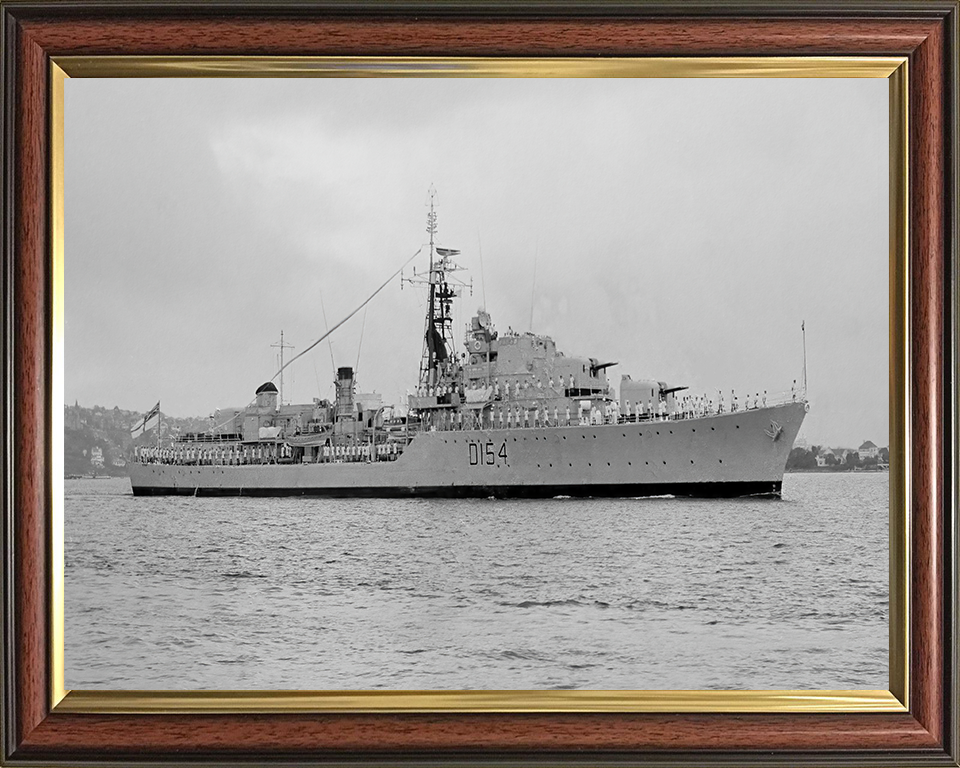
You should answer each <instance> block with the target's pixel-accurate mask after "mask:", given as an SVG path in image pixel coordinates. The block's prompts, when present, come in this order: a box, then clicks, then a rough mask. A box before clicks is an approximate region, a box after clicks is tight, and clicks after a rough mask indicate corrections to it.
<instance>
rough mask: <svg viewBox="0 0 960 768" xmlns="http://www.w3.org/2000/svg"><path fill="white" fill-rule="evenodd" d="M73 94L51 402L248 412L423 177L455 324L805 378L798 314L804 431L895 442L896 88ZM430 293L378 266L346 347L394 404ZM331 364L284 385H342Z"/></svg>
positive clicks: (292, 396) (412, 201)
mask: <svg viewBox="0 0 960 768" xmlns="http://www.w3.org/2000/svg"><path fill="white" fill-rule="evenodd" d="M65 100H66V124H65V142H66V143H65V152H66V154H65V163H66V168H65V171H66V173H65V209H66V210H65V213H66V223H65V244H66V245H65V258H66V286H65V295H66V314H65V317H66V382H65V385H66V398H67V402H69V403H73V402H74V401H75V400H76V401H79V402H80V404H81V405H86V406H92V405H94V404H99V405H104V406H108V407H112V406H114V405H119V406H120V407H121V408H126V409H130V410H146V409H148V408H150V407H151V406H152V405H153V404H154V403H155V402H156V401H157V400H158V399H159V400H161V401H162V406H163V411H164V412H165V413H168V414H170V415H174V416H196V415H207V414H210V413H211V412H213V410H214V409H216V408H225V407H227V406H242V405H244V404H246V403H247V402H249V401H250V399H251V398H252V396H253V393H254V390H255V389H256V388H257V386H258V385H259V384H261V383H262V382H264V381H266V380H267V379H269V378H271V377H272V376H273V375H274V373H275V372H276V370H277V364H276V362H277V359H276V355H277V350H276V349H273V348H271V346H270V345H271V344H274V343H277V342H278V341H279V336H280V331H281V330H283V331H284V333H285V338H286V341H287V342H288V343H290V344H293V345H294V346H295V347H296V349H295V350H294V353H296V352H297V351H299V350H302V349H303V348H305V347H306V346H307V345H309V344H310V343H311V342H312V341H314V340H315V339H316V338H318V337H319V336H320V335H321V334H323V332H324V329H325V323H324V319H323V313H322V311H321V297H322V302H323V304H324V306H325V308H326V315H327V320H328V321H329V323H330V325H333V324H334V323H335V322H337V321H338V320H340V319H341V318H342V317H344V316H345V315H346V314H348V313H349V312H350V311H352V310H353V309H354V308H355V307H356V306H357V305H358V304H360V303H361V302H362V301H363V300H364V299H365V298H367V296H369V295H370V294H371V293H372V292H373V291H374V290H375V289H376V288H377V286H379V285H380V283H382V282H383V280H385V279H386V278H387V277H388V276H389V275H390V273H391V272H393V271H394V270H395V269H397V268H398V267H399V266H400V264H402V263H403V262H404V261H405V260H406V259H407V258H408V257H409V256H410V255H411V254H413V253H414V251H416V250H417V249H418V248H419V247H420V246H421V244H422V243H423V242H424V241H425V239H426V237H427V235H426V233H425V229H424V228H425V218H426V211H427V209H426V206H425V204H426V200H427V190H428V188H429V187H430V185H431V184H433V185H435V187H436V189H437V193H438V201H439V208H438V212H439V238H438V239H439V242H440V244H442V245H446V246H448V247H454V248H460V249H461V250H462V251H463V255H462V257H461V259H460V260H461V262H462V264H463V265H464V266H465V267H467V268H468V269H469V272H468V273H464V274H465V275H466V279H468V280H469V279H470V277H472V278H473V283H474V291H473V295H472V296H470V295H469V291H468V292H466V294H465V295H464V298H463V300H462V302H460V306H459V317H458V318H457V324H456V328H457V335H458V338H459V337H461V336H462V328H463V323H465V322H466V321H467V320H468V319H469V317H470V315H471V314H472V313H473V312H474V311H475V310H476V309H477V307H479V306H480V305H482V304H484V303H485V304H486V306H487V308H488V310H489V311H490V312H491V314H492V316H493V320H494V323H495V324H496V326H497V327H498V328H499V329H500V330H501V331H505V330H506V329H507V327H508V326H512V327H513V328H514V329H515V330H529V329H530V326H531V322H530V318H531V309H532V317H533V322H532V329H533V330H534V331H535V332H537V333H543V334H548V335H550V336H552V337H553V338H554V339H555V340H556V341H557V345H558V348H559V349H560V350H562V351H565V352H567V353H568V354H574V355H585V356H591V357H597V358H601V359H602V360H603V361H612V360H615V361H618V362H619V366H617V367H615V368H612V369H610V370H609V371H608V374H609V375H610V378H611V380H612V381H613V382H615V383H619V380H620V375H621V374H622V373H629V374H632V375H633V377H634V378H639V377H651V378H657V379H660V380H665V381H667V382H669V383H670V384H685V385H690V387H691V388H692V389H693V391H695V392H703V391H706V392H708V393H711V394H712V395H713V396H715V394H716V390H717V389H723V390H724V391H725V392H729V390H730V389H731V388H733V389H736V390H737V392H738V394H741V395H742V394H746V393H747V392H756V391H763V390H768V391H769V392H771V393H772V392H775V391H782V390H789V388H790V385H791V382H792V381H793V379H800V376H801V370H802V346H801V334H800V324H801V322H802V321H806V329H807V361H808V376H809V384H810V389H809V397H810V401H811V410H810V413H809V415H808V417H807V421H806V423H805V425H804V429H803V432H802V433H801V436H803V437H806V438H807V439H808V440H809V441H810V442H811V443H825V444H829V445H834V446H853V447H856V446H857V445H859V444H860V443H861V442H862V441H863V440H866V439H871V440H873V441H874V442H876V443H878V444H880V445H886V444H887V430H888V423H887V409H888V385H887V375H888V350H887V340H888V289H887V280H888V278H887V261H888V228H887V215H888V208H887V82H886V81H885V80H882V79H863V80H852V79H851V80H842V79H829V80H827V79H825V80H813V79H783V80H750V79H730V80H721V79H708V80H683V79H669V80H644V79H630V80H623V79H581V80H517V79H496V80H478V79H467V80H462V79H423V80H421V79H343V80H340V79H290V80H265V79H253V80H240V79H217V80H169V79H145V80H129V79H115V80H111V79H102V80H101V79H75V80H68V81H67V82H66V87H65ZM481 253H482V270H481ZM414 263H415V264H416V265H417V266H418V268H421V269H422V268H425V267H426V264H427V262H426V258H425V257H423V258H420V259H419V260H418V261H416V262H414ZM408 272H409V270H408ZM534 274H535V275H536V279H535V280H534ZM423 305H424V299H423V295H422V294H421V293H419V292H418V291H416V290H411V287H410V286H409V285H405V286H404V287H403V290H402V291H401V287H400V283H399V280H395V281H394V282H393V284H391V285H389V286H388V287H387V288H385V289H384V290H383V292H382V293H380V295H379V296H377V298H376V299H374V301H373V302H372V303H371V304H370V305H369V306H368V309H367V310H366V315H365V320H364V313H363V312H361V313H360V314H358V315H357V316H356V317H355V318H354V319H353V320H351V321H350V322H349V323H348V324H347V325H345V326H344V327H343V328H342V329H341V330H340V331H338V332H337V334H336V335H335V336H334V337H333V356H334V359H335V362H336V365H355V364H357V361H358V359H359V371H358V383H359V385H360V387H361V389H362V390H364V391H370V390H376V391H378V392H381V393H383V395H384V399H385V401H387V402H396V401H399V400H401V399H402V398H403V397H404V393H405V392H406V391H407V390H408V389H410V388H412V387H414V386H415V385H416V379H417V371H418V364H419V357H420V352H421V346H422V330H423V312H424V307H423ZM361 329H362V331H363V335H362V345H361V343H360V339H361ZM287 354H288V357H289V354H290V353H289V352H288V353H287ZM330 357H331V354H330V350H329V348H328V346H327V344H326V343H324V344H323V345H321V346H318V347H317V348H316V349H315V350H314V351H313V352H312V353H310V354H309V355H307V356H305V357H304V358H302V359H301V360H300V361H299V362H298V363H297V364H295V365H294V366H293V367H292V368H289V369H287V371H288V372H287V373H286V374H285V390H286V391H285V399H287V400H294V401H309V400H310V399H311V398H312V397H314V396H322V397H323V396H330V395H332V391H333V387H332V379H333V371H332V368H331V359H330Z"/></svg>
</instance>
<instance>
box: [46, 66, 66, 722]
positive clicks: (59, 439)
mask: <svg viewBox="0 0 960 768" xmlns="http://www.w3.org/2000/svg"><path fill="white" fill-rule="evenodd" d="M65 79H66V74H65V73H64V71H63V70H62V69H61V68H60V67H58V66H57V65H56V64H55V63H53V62H51V64H50V83H49V86H50V214H49V215H50V224H49V226H50V230H49V231H50V250H51V254H50V256H51V258H50V262H51V264H50V267H51V275H50V278H51V291H52V298H53V307H52V318H51V326H52V328H51V331H52V333H53V345H52V350H51V354H52V357H51V359H50V378H51V387H50V396H51V398H52V399H53V407H52V408H51V409H50V431H51V434H50V445H51V450H52V451H53V455H52V456H51V457H50V471H51V477H50V608H49V620H50V648H49V653H50V667H51V669H50V699H51V701H50V706H51V707H55V706H57V704H58V702H60V701H61V700H62V699H63V697H64V696H65V695H66V690H65V688H64V661H63V652H64V651H63V642H64V638H63V623H64V614H63V610H64V608H63V598H64V594H63V590H64V581H63V570H64V564H63V553H64V541H63V540H64V535H65V533H64V528H63V523H64V521H63V507H64V498H63V472H64V458H63V451H64V437H63V428H64V422H63V405H64V400H63V398H64V365H65V362H64V348H63V337H64V311H65V309H66V307H65V305H64V301H65V299H64V293H63V288H64V272H63V216H64V210H63V81H64V80H65Z"/></svg>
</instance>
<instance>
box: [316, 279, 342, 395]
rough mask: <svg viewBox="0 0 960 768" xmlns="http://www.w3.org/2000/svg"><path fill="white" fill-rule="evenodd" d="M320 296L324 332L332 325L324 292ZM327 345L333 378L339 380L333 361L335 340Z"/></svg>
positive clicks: (331, 340) (329, 340)
mask: <svg viewBox="0 0 960 768" xmlns="http://www.w3.org/2000/svg"><path fill="white" fill-rule="evenodd" d="M317 293H319V294H320V311H321V312H322V313H323V330H325V331H329V330H330V323H328V322H327V308H326V307H325V306H324V305H323V291H322V290H320V291H317ZM327 344H328V345H329V347H330V368H331V370H332V371H333V374H332V375H333V378H337V364H336V363H335V362H334V361H333V339H328V340H327Z"/></svg>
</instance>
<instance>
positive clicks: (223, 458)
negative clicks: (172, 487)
mask: <svg viewBox="0 0 960 768" xmlns="http://www.w3.org/2000/svg"><path fill="white" fill-rule="evenodd" d="M134 455H135V457H136V460H137V461H138V462H140V463H141V464H192V465H199V466H239V465H242V464H276V463H278V462H281V461H289V460H290V459H292V458H293V449H292V448H291V447H290V446H289V445H283V444H278V443H267V444H264V445H224V446H204V447H192V446H191V447H188V446H174V447H172V448H150V447H146V446H143V447H137V448H135V449H134Z"/></svg>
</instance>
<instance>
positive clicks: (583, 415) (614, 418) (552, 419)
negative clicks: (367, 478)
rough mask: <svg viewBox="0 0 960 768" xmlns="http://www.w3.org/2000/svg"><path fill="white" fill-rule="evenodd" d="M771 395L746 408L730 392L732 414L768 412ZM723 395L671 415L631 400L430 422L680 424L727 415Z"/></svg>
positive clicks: (694, 398)
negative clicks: (621, 403) (645, 422)
mask: <svg viewBox="0 0 960 768" xmlns="http://www.w3.org/2000/svg"><path fill="white" fill-rule="evenodd" d="M766 405H767V393H766V392H763V393H762V394H761V393H760V392H757V393H756V394H753V395H747V397H746V398H745V401H744V403H743V404H741V403H740V400H739V398H738V397H737V394H736V391H735V390H731V391H730V406H729V410H730V411H731V412H735V411H740V410H754V409H756V408H765V407H766ZM726 410H727V406H726V405H725V404H724V400H723V394H722V393H718V398H717V400H716V401H714V400H713V398H708V397H707V396H706V395H687V396H684V397H682V398H680V400H679V401H678V403H677V405H676V408H675V409H674V410H673V411H672V412H671V411H669V409H668V407H667V404H666V401H664V400H658V402H657V404H656V406H654V403H653V400H652V399H648V400H647V402H646V403H643V402H642V401H638V402H636V403H635V404H634V403H631V401H629V400H627V401H625V402H624V405H623V408H622V409H621V407H620V403H619V402H618V401H616V400H611V401H606V402H605V403H603V406H602V408H601V407H600V405H599V404H596V403H595V404H594V405H593V406H592V408H591V407H582V408H581V409H580V411H579V412H578V413H575V414H571V411H570V406H569V405H568V406H567V407H566V408H565V409H564V411H563V412H561V411H560V409H559V408H558V407H557V406H554V407H553V409H552V410H551V409H550V408H547V407H544V408H541V407H540V406H539V405H537V404H534V406H533V407H532V408H522V407H520V406H519V405H517V406H510V405H507V406H501V407H497V406H496V405H493V406H491V407H489V408H486V409H484V410H482V411H469V410H468V411H464V410H463V409H460V410H457V411H442V412H439V413H436V414H433V415H432V416H431V418H430V420H429V421H428V429H430V431H434V432H436V431H455V430H464V429H467V430H470V429H514V428H516V429H528V428H533V427H563V426H590V425H600V424H622V423H625V422H642V421H668V420H672V421H677V420H681V419H695V418H701V417H703V416H713V415H717V414H721V413H724V412H726Z"/></svg>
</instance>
